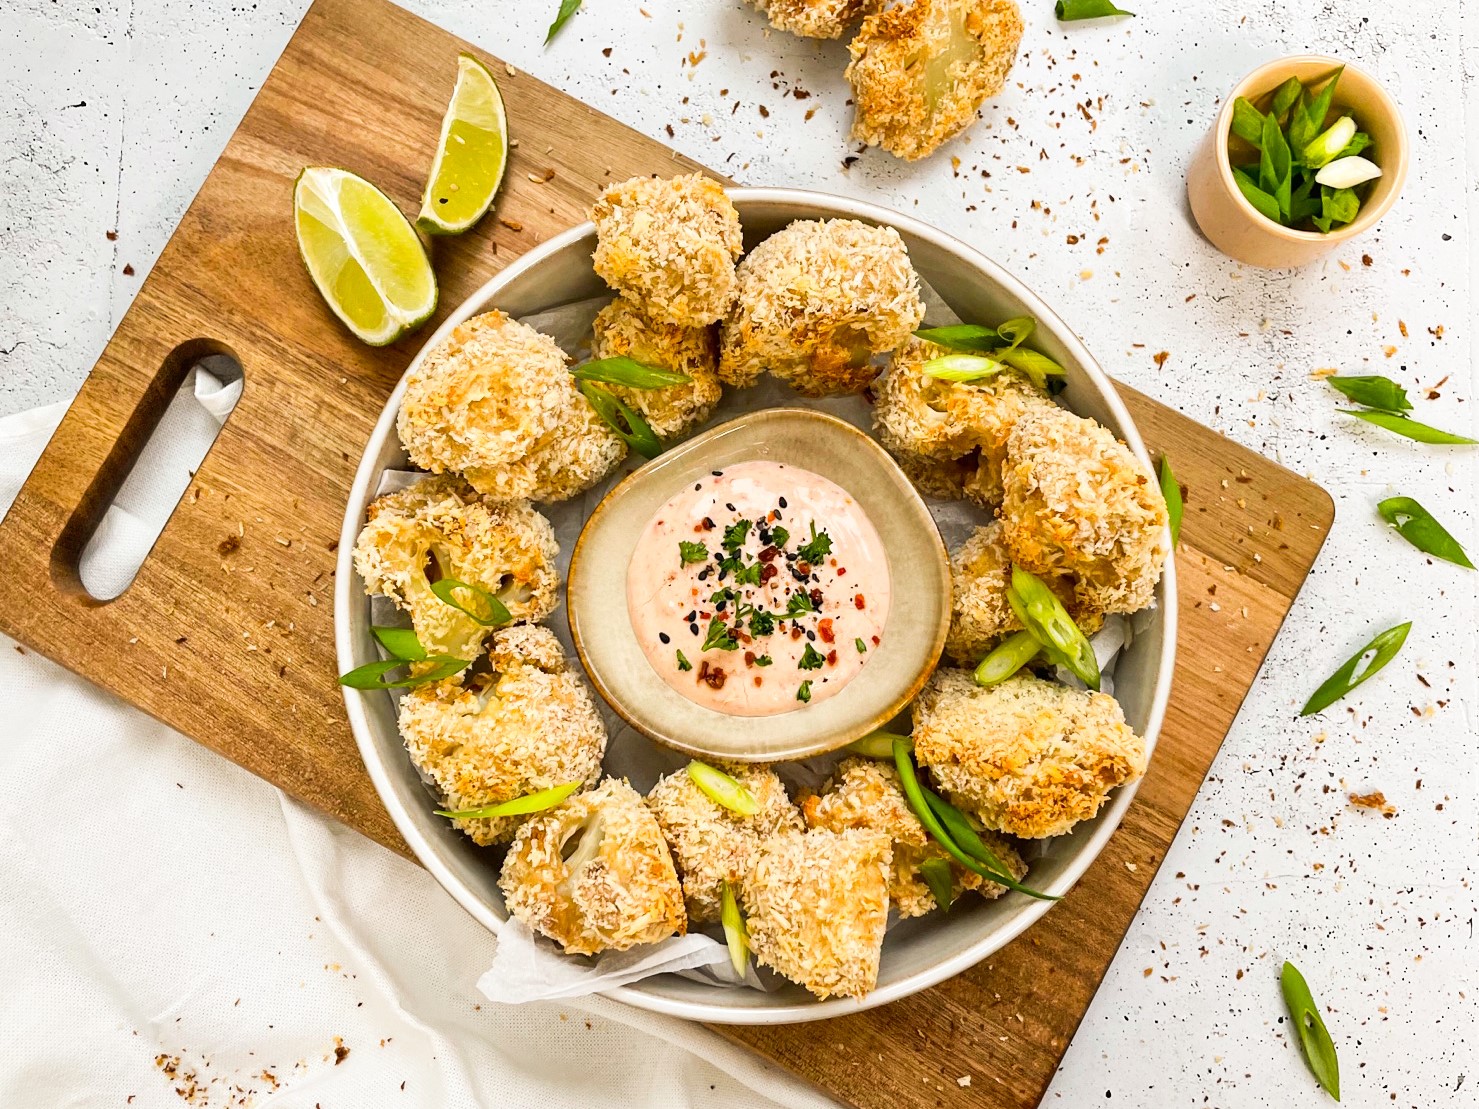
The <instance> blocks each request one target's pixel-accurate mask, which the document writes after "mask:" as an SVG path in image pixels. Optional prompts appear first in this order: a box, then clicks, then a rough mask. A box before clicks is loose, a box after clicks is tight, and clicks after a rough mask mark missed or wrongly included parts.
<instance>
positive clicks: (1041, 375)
mask: <svg viewBox="0 0 1479 1109" xmlns="http://www.w3.org/2000/svg"><path fill="white" fill-rule="evenodd" d="M993 357H996V358H1000V359H1001V360H1002V361H1003V362H1005V363H1006V364H1007V365H1008V366H1011V367H1012V369H1014V370H1020V371H1022V372H1023V373H1024V374H1026V375H1027V376H1028V378H1029V379H1030V380H1031V381H1032V384H1034V385H1036V386H1037V387H1038V388H1039V389H1046V388H1047V387H1048V378H1050V377H1064V376H1066V375H1067V373H1068V371H1067V370H1065V369H1064V368H1063V367H1062V366H1060V365H1058V363H1056V362H1054V361H1053V360H1052V359H1051V358H1049V357H1048V356H1047V355H1046V354H1040V353H1039V352H1037V351H1035V350H1029V349H1028V348H1026V347H1007V348H1005V349H1003V350H999V351H997V352H996V353H995V355H994V356H993Z"/></svg>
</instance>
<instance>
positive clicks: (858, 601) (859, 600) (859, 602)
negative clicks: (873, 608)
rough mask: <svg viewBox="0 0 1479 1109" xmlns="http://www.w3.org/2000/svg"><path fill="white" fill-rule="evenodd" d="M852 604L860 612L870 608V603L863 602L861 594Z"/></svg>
mask: <svg viewBox="0 0 1479 1109" xmlns="http://www.w3.org/2000/svg"><path fill="white" fill-rule="evenodd" d="M852 604H853V608H856V609H858V610H859V611H861V610H863V609H865V608H867V607H868V602H867V601H865V600H863V595H862V594H861V593H859V594H858V595H857V596H856V597H854V598H853V599H852Z"/></svg>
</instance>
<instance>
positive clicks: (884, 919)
mask: <svg viewBox="0 0 1479 1109" xmlns="http://www.w3.org/2000/svg"><path fill="white" fill-rule="evenodd" d="M889 861H890V849H889V838H888V836H887V835H886V834H885V833H883V832H875V831H863V830H852V831H846V832H829V831H824V830H821V829H817V830H815V831H810V832H804V833H803V832H781V833H780V834H778V835H775V836H772V837H770V838H769V839H767V840H765V841H764V842H763V843H762V844H761V845H760V849H759V851H757V852H756V853H755V857H754V860H753V861H752V863H751V865H750V872H749V874H748V876H747V877H746V879H745V881H744V884H743V886H742V888H741V897H742V900H743V904H744V910H745V927H746V928H747V929H749V933H750V946H751V947H752V948H753V949H754V952H755V958H756V959H757V960H758V961H759V962H761V963H763V964H764V965H765V966H768V967H770V968H772V969H773V970H775V971H776V972H777V973H779V974H782V975H784V976H785V977H787V978H789V979H790V980H791V981H793V982H796V983H799V984H800V985H802V986H805V987H806V988H807V989H808V990H810V991H811V992H812V993H814V994H816V995H817V996H818V997H821V998H827V997H831V996H832V995H833V994H838V995H840V996H842V997H862V996H863V995H864V994H866V993H867V992H868V991H869V990H871V989H872V988H873V986H874V983H876V982H877V981H878V958H879V955H880V954H881V953H882V950H883V932H884V929H885V927H886V926H887V924H888V869H889Z"/></svg>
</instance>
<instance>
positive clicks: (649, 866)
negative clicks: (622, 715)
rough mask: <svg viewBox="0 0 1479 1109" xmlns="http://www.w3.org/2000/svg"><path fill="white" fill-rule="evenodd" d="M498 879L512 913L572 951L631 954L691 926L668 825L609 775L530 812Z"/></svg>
mask: <svg viewBox="0 0 1479 1109" xmlns="http://www.w3.org/2000/svg"><path fill="white" fill-rule="evenodd" d="M498 884H499V885H500V886H501V887H502V888H503V898H504V902H505V903H506V904H507V906H508V911H509V912H510V913H512V914H513V915H514V916H516V917H518V918H519V919H520V920H522V921H523V922H524V923H525V924H527V925H528V926H529V927H530V928H532V929H534V931H536V932H540V933H542V934H543V935H546V936H548V937H549V938H550V939H552V940H554V941H555V942H556V943H558V944H560V945H561V946H562V947H563V948H564V949H565V951H566V953H567V954H570V955H595V954H597V953H598V952H601V951H625V950H626V949H627V948H629V947H634V946H635V945H637V944H639V943H657V942H658V941H659V940H663V939H666V938H667V937H668V936H671V935H675V934H676V935H680V936H681V935H682V934H683V933H684V932H686V931H687V922H686V920H685V919H684V916H683V891H682V889H681V888H680V887H679V885H678V875H677V872H676V871H674V869H673V859H672V856H671V855H669V854H668V845H667V844H666V843H665V842H664V841H663V838H662V829H661V828H659V827H658V826H657V819H656V818H655V817H654V816H653V815H652V813H651V812H650V811H649V810H648V808H647V806H646V805H645V804H643V803H642V795H641V794H640V793H638V792H637V791H636V790H634V789H633V788H632V787H631V786H629V785H628V784H627V783H626V781H625V780H618V779H616V778H607V779H606V780H605V781H604V782H602V783H601V784H600V785H599V786H597V787H596V788H595V789H593V790H591V791H590V792H588V793H579V794H576V795H575V796H574V797H571V798H569V799H568V800H566V801H564V802H562V803H561V804H560V805H558V806H557V807H555V808H553V809H550V810H549V811H548V812H544V813H539V814H537V815H535V816H531V817H529V818H528V819H527V820H526V821H525V822H524V824H523V825H522V826H521V827H520V828H519V832H518V835H517V836H515V837H514V842H513V846H512V847H510V848H509V849H508V855H507V857H506V858H505V859H504V860H503V871H502V873H501V874H500V875H499V879H498Z"/></svg>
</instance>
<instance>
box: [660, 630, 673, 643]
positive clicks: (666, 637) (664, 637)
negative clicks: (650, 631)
mask: <svg viewBox="0 0 1479 1109" xmlns="http://www.w3.org/2000/svg"><path fill="white" fill-rule="evenodd" d="M657 638H659V639H661V640H662V641H663V642H664V643H671V642H672V641H673V639H672V637H671V636H670V635H668V633H667V632H658V633H657Z"/></svg>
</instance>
